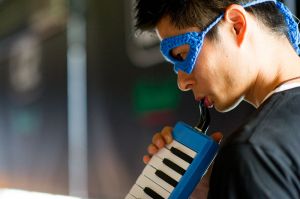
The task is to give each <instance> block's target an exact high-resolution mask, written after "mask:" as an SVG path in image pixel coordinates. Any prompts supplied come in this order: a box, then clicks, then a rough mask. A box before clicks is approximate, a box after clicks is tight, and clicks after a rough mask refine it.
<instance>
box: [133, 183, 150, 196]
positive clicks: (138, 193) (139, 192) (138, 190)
mask: <svg viewBox="0 0 300 199" xmlns="http://www.w3.org/2000/svg"><path fill="white" fill-rule="evenodd" d="M128 195H132V196H134V197H135V198H142V199H152V198H151V197H150V196H148V195H147V194H146V193H145V192H144V190H143V189H142V188H141V187H140V186H138V185H136V184H135V185H133V186H132V188H131V189H130V192H129V194H128Z"/></svg>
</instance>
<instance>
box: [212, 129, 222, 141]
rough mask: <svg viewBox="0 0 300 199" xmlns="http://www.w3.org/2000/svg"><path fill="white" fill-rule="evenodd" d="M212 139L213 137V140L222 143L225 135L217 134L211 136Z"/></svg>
mask: <svg viewBox="0 0 300 199" xmlns="http://www.w3.org/2000/svg"><path fill="white" fill-rule="evenodd" d="M211 137H212V139H213V140H215V141H216V142H218V143H220V142H221V141H222V138H223V134H222V133H221V132H215V133H213V134H212V135H211Z"/></svg>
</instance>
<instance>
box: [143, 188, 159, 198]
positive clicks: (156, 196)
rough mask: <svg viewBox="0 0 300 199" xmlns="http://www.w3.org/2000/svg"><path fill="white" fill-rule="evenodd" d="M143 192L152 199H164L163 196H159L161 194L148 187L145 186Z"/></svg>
mask: <svg viewBox="0 0 300 199" xmlns="http://www.w3.org/2000/svg"><path fill="white" fill-rule="evenodd" d="M144 192H145V193H146V194H147V195H148V196H150V197H151V198H153V199H164V198H163V197H161V195H159V194H158V193H156V192H155V191H153V190H152V189H151V188H149V187H145V189H144Z"/></svg>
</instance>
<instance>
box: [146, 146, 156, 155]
mask: <svg viewBox="0 0 300 199" xmlns="http://www.w3.org/2000/svg"><path fill="white" fill-rule="evenodd" d="M147 151H148V153H149V154H150V155H154V154H155V153H157V152H158V148H157V147H156V146H155V145H154V144H150V145H149V146H148V149H147Z"/></svg>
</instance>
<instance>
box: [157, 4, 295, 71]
mask: <svg viewBox="0 0 300 199" xmlns="http://www.w3.org/2000/svg"><path fill="white" fill-rule="evenodd" d="M265 2H274V3H275V4H276V7H277V8H278V9H279V10H280V11H281V12H282V14H283V15H284V18H285V21H286V25H287V26H288V28H289V31H288V34H289V40H290V42H291V44H292V45H293V47H294V49H295V50H296V52H297V53H298V54H300V49H299V43H300V37H299V35H300V34H299V29H298V24H297V23H296V21H295V20H294V18H293V14H292V13H291V11H290V10H289V9H288V8H287V7H286V6H285V5H284V4H283V3H281V2H279V1H276V0H255V1H252V2H249V3H247V4H244V5H242V6H243V7H244V8H247V7H250V6H253V5H256V4H260V3H265ZM223 16H224V14H221V15H220V16H218V17H217V18H216V19H215V20H214V21H213V22H212V23H210V24H209V25H208V26H207V27H206V28H205V29H204V30H203V31H201V32H188V33H185V34H182V35H177V36H174V37H168V38H165V39H163V40H162V42H161V44H160V50H161V52H162V54H163V56H164V57H165V59H166V60H167V61H169V62H171V63H172V64H174V71H175V72H176V73H178V70H181V71H183V72H185V73H188V74H190V73H191V72H192V71H193V68H194V66H195V63H196V60H197V57H198V55H199V52H200V51H201V48H202V45H203V42H204V38H205V35H206V34H207V33H208V32H209V31H210V30H211V29H212V28H213V27H214V26H215V25H216V24H217V23H218V22H219V21H221V20H222V18H223ZM182 45H188V46H189V51H188V53H187V56H186V57H185V59H183V60H182V59H178V58H176V57H174V56H173V55H172V53H171V52H172V50H173V49H174V48H176V47H179V46H182Z"/></svg>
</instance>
